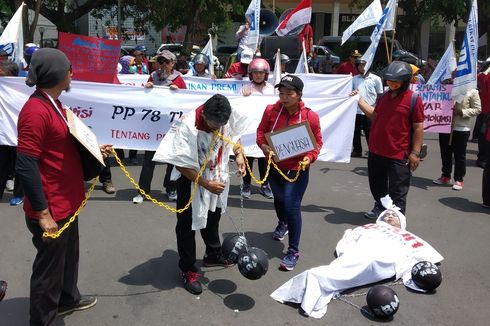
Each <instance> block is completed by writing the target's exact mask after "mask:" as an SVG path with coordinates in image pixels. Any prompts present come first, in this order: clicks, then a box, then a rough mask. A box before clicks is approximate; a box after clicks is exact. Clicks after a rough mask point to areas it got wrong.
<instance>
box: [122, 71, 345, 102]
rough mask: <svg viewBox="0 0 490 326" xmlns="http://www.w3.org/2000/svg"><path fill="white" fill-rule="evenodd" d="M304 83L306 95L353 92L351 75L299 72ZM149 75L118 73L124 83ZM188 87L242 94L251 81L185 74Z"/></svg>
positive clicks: (137, 81)
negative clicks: (244, 86)
mask: <svg viewBox="0 0 490 326" xmlns="http://www.w3.org/2000/svg"><path fill="white" fill-rule="evenodd" d="M273 76H274V74H273V73H272V72H271V73H270V74H269V79H268V82H269V83H271V84H272V85H275V84H276V83H275V81H274V77H273ZM297 76H298V77H299V78H301V80H302V81H303V83H304V84H305V88H304V89H303V95H304V96H306V97H318V96H325V95H348V94H349V93H350V92H352V76H351V75H323V74H299V75H297ZM148 77H149V76H148V75H146V76H145V75H129V74H128V75H117V78H118V79H119V81H120V82H121V83H122V84H123V85H132V86H142V87H143V86H145V84H146V81H147V80H148ZM184 81H185V84H186V86H187V89H189V90H194V91H208V92H216V93H221V94H223V95H228V94H230V95H231V94H235V95H240V89H241V88H242V86H243V85H246V84H248V83H250V82H249V81H248V80H235V79H210V78H202V77H192V76H184Z"/></svg>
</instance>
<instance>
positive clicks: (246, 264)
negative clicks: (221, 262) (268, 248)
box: [238, 247, 269, 280]
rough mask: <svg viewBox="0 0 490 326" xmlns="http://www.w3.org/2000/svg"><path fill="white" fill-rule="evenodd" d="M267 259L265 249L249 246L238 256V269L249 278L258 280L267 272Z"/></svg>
mask: <svg viewBox="0 0 490 326" xmlns="http://www.w3.org/2000/svg"><path fill="white" fill-rule="evenodd" d="M268 268H269V260H268V257H267V254H266V253H265V251H263V250H262V249H259V248H255V247H250V248H249V249H248V251H245V252H242V253H241V254H240V256H239V257H238V270H239V271H240V273H241V274H242V275H243V276H245V277H246V278H248V279H249V280H258V279H259V278H261V277H262V276H264V275H265V273H267V269H268Z"/></svg>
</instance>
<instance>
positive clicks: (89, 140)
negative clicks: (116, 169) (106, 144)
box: [66, 110, 105, 166]
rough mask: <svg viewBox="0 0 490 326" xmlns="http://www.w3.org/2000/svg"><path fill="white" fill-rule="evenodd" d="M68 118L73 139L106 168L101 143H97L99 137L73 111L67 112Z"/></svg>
mask: <svg viewBox="0 0 490 326" xmlns="http://www.w3.org/2000/svg"><path fill="white" fill-rule="evenodd" d="M66 117H67V120H68V123H69V124H68V128H69V129H70V134H72V135H73V137H75V139H76V140H78V142H79V143H80V144H82V146H83V147H85V148H86V149H87V150H88V151H89V152H90V154H92V155H93V156H94V157H95V158H96V159H97V161H99V162H100V163H101V164H102V165H103V166H105V163H104V158H103V157H102V153H101V152H100V148H99V143H98V142H97V136H95V134H94V133H93V132H92V130H90V128H89V127H87V126H86V125H85V124H84V123H83V122H82V120H80V118H79V117H77V116H76V115H75V114H74V113H73V111H72V110H66Z"/></svg>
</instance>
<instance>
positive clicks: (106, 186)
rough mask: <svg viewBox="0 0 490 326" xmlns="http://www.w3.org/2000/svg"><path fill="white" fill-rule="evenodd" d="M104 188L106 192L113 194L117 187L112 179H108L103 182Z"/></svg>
mask: <svg viewBox="0 0 490 326" xmlns="http://www.w3.org/2000/svg"><path fill="white" fill-rule="evenodd" d="M102 190H103V191H104V192H105V193H106V194H109V195H111V194H113V193H115V192H116V187H114V185H113V184H112V181H111V180H107V181H104V182H103V183H102Z"/></svg>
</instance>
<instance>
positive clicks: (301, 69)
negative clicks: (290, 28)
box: [294, 40, 309, 74]
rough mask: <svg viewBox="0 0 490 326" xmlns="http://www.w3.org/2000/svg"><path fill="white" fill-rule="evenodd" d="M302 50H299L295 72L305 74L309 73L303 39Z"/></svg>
mask: <svg viewBox="0 0 490 326" xmlns="http://www.w3.org/2000/svg"><path fill="white" fill-rule="evenodd" d="M302 46H303V51H302V52H301V56H300V57H299V61H298V65H297V66H296V70H295V71H294V73H295V74H307V73H309V69H308V59H307V57H306V48H305V41H304V40H303V44H302Z"/></svg>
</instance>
